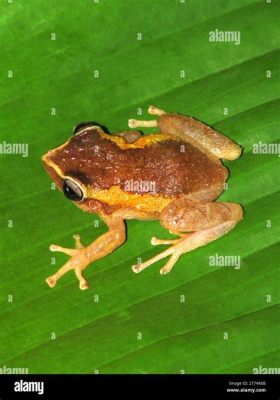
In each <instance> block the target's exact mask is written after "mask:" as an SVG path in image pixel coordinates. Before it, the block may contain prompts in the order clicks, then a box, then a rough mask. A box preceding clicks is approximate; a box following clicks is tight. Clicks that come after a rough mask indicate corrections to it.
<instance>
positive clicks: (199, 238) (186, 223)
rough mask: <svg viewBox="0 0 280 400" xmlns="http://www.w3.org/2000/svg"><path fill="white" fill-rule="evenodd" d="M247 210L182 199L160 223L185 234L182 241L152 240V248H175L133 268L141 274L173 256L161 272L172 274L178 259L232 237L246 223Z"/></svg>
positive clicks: (234, 206)
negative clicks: (228, 234)
mask: <svg viewBox="0 0 280 400" xmlns="http://www.w3.org/2000/svg"><path fill="white" fill-rule="evenodd" d="M242 217H243V210H242V208H241V206H240V205H239V204H235V203H210V202H193V201H191V200H188V199H185V198H181V199H178V200H174V202H172V203H170V204H169V205H168V206H167V207H165V208H164V209H163V211H162V213H161V218H160V222H161V224H162V225H163V226H164V227H165V228H167V229H172V230H176V231H185V232H192V233H185V234H183V235H181V238H179V239H175V240H164V241H160V240H159V239H155V238H152V244H154V245H155V244H171V246H170V247H169V248H168V249H167V250H165V251H163V252H162V253H160V254H158V255H156V256H155V257H153V258H151V259H150V260H148V261H146V262H144V263H141V264H137V265H133V267H132V269H133V271H134V272H140V271H142V270H143V269H145V268H147V267H148V266H149V265H151V264H154V263H155V262H157V261H159V260H161V259H163V258H165V257H168V256H170V258H169V260H168V262H167V263H166V264H165V265H164V267H163V268H162V269H161V270H160V273H161V274H166V273H168V272H169V271H170V270H171V269H172V267H173V266H174V264H175V263H176V261H177V260H178V258H179V257H180V256H181V255H182V254H184V253H186V252H190V251H192V250H194V249H196V248H198V247H201V246H205V245H206V244H208V243H210V242H212V241H214V240H216V239H218V238H219V237H221V236H223V235H225V234H226V233H228V232H229V231H230V230H231V229H233V228H234V227H235V225H236V224H237V223H238V222H239V221H240V220H241V219H242Z"/></svg>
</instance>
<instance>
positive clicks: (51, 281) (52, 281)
mask: <svg viewBox="0 0 280 400" xmlns="http://www.w3.org/2000/svg"><path fill="white" fill-rule="evenodd" d="M46 282H47V284H48V285H49V287H51V288H53V287H55V285H56V279H55V278H54V277H53V276H52V275H51V276H49V277H48V278H47V279H46Z"/></svg>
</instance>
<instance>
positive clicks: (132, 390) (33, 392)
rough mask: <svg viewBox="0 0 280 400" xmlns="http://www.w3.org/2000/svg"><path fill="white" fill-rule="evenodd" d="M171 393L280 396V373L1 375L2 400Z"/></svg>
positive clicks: (259, 396) (269, 397) (267, 397)
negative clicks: (59, 396)
mask: <svg viewBox="0 0 280 400" xmlns="http://www.w3.org/2000/svg"><path fill="white" fill-rule="evenodd" d="M151 387H152V389H153V392H151V391H150V390H151ZM25 390H29V391H25ZM168 392H170V394H171V395H172V399H174V398H175V397H178V396H179V397H182V396H183V397H182V398H193V397H189V396H188V395H190V394H193V395H197V396H201V395H205V396H207V398H208V397H209V396H210V395H213V396H220V397H221V398H241V397H242V398H247V399H264V398H265V399H280V379H279V375H0V399H1V400H10V399H20V398H26V399H27V398H28V399H38V398H39V399H55V398H56V397H57V396H58V395H59V394H62V395H63V398H64V395H65V396H67V395H69V396H71V398H72V397H74V396H77V398H78V399H80V398H82V399H92V398H94V397H95V395H97V393H98V395H99V396H100V395H102V397H103V398H104V396H106V395H108V396H109V395H111V396H112V394H113V396H114V397H115V396H117V395H125V394H127V395H130V396H132V395H133V396H134V394H135V395H137V396H139V395H143V396H145V397H144V398H150V397H151V396H152V393H157V396H156V397H157V398H158V397H159V395H160V394H161V393H163V394H165V395H166V394H167V393H168ZM40 393H41V394H40ZM176 393H177V395H176ZM148 394H149V395H148ZM93 396H94V397H93ZM205 398H206V397H205Z"/></svg>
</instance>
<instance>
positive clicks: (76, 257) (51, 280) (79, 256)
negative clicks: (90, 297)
mask: <svg viewBox="0 0 280 400" xmlns="http://www.w3.org/2000/svg"><path fill="white" fill-rule="evenodd" d="M73 238H74V239H75V247H76V248H75V249H69V248H66V247H61V246H57V245H56V244H52V245H51V246H50V250H51V251H59V252H61V253H64V254H67V255H68V256H70V257H71V258H70V260H68V261H67V262H66V263H65V264H64V265H63V267H61V268H60V269H59V270H58V271H57V272H56V273H55V274H53V275H51V276H49V277H48V278H47V279H46V282H47V284H48V285H49V286H50V287H54V286H55V285H56V282H57V280H58V279H59V278H61V277H62V276H63V275H64V274H65V273H66V272H68V271H70V270H72V269H74V271H75V274H76V277H77V278H78V280H79V283H80V284H79V287H80V289H81V290H85V289H88V287H89V284H88V282H87V281H86V280H85V278H84V277H83V275H82V267H81V265H82V266H84V264H85V259H86V258H85V257H86V254H85V252H84V251H83V249H84V248H85V247H84V246H83V245H82V243H81V240H80V236H79V235H74V236H73Z"/></svg>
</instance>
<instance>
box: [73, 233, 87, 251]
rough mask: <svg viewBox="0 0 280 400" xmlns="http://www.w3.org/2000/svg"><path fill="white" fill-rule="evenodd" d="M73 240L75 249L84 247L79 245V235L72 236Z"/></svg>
mask: <svg viewBox="0 0 280 400" xmlns="http://www.w3.org/2000/svg"><path fill="white" fill-rule="evenodd" d="M73 239H74V240H75V247H76V249H83V248H84V247H85V246H84V245H83V244H82V243H81V237H80V235H77V234H76V235H73Z"/></svg>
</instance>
